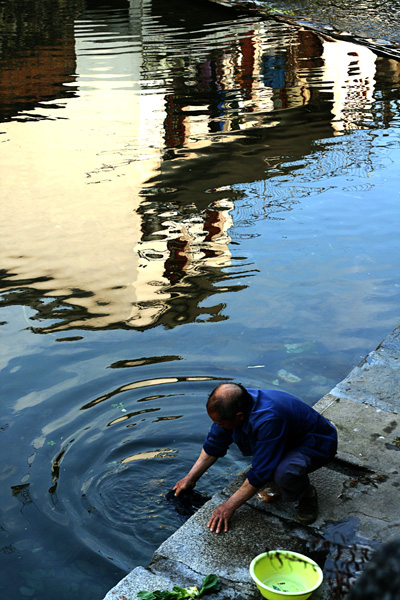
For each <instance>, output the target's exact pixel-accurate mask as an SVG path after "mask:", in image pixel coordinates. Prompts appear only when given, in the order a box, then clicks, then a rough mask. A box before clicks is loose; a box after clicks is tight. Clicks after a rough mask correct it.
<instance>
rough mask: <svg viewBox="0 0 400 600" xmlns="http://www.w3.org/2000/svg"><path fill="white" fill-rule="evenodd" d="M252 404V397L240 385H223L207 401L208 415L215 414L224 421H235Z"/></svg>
mask: <svg viewBox="0 0 400 600" xmlns="http://www.w3.org/2000/svg"><path fill="white" fill-rule="evenodd" d="M250 404H251V396H250V394H249V393H248V391H247V390H246V388H244V387H243V386H242V385H240V384H238V383H222V384H221V385H219V386H217V387H216V388H215V389H214V390H213V391H212V392H211V394H210V396H209V398H208V401H207V412H208V414H210V413H214V414H217V415H218V416H219V418H220V419H221V420H222V421H231V422H232V421H234V420H235V417H236V416H237V414H238V413H243V414H245V413H246V411H247V408H248V407H249V406H250Z"/></svg>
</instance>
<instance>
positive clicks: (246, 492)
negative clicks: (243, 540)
mask: <svg viewBox="0 0 400 600" xmlns="http://www.w3.org/2000/svg"><path fill="white" fill-rule="evenodd" d="M258 489H259V488H256V487H254V486H253V485H251V483H249V481H248V479H247V478H246V479H245V480H244V483H243V484H242V485H241V487H240V488H239V489H238V490H237V491H236V492H235V493H234V494H232V496H231V497H230V498H229V499H228V500H227V501H226V502H224V503H223V504H220V506H218V508H216V509H215V511H214V512H213V514H212V515H211V518H210V520H209V521H208V523H207V527H209V528H210V531H215V532H216V533H220V532H221V531H228V521H229V519H230V518H231V516H232V515H233V513H234V512H235V510H236V509H237V508H239V506H241V505H242V504H244V503H245V502H246V501H247V500H250V498H252V497H253V496H254V494H255V493H256V492H257V491H258Z"/></svg>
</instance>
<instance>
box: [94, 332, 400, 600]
mask: <svg viewBox="0 0 400 600" xmlns="http://www.w3.org/2000/svg"><path fill="white" fill-rule="evenodd" d="M399 360H400V326H398V327H397V328H396V329H395V330H394V331H393V332H392V333H391V334H390V335H389V336H388V337H387V338H385V340H384V341H383V342H382V343H381V344H380V345H379V346H378V347H377V348H376V350H374V351H373V352H371V353H370V354H368V355H367V356H366V357H365V359H364V360H363V361H362V362H361V363H360V364H359V365H358V366H357V367H355V368H354V369H353V370H352V371H351V372H350V373H349V375H348V376H347V377H346V378H345V379H343V381H341V382H340V383H339V384H338V385H337V386H335V387H334V388H333V389H332V390H331V391H330V393H328V394H326V395H325V396H324V397H323V398H322V399H321V400H320V401H319V402H318V403H317V404H316V405H315V408H316V409H317V410H318V411H319V412H321V413H323V414H324V415H325V416H326V417H327V418H328V419H330V420H331V421H332V422H333V423H334V424H335V426H336V428H337V430H338V434H339V450H338V453H337V457H336V458H335V460H334V461H333V462H332V463H331V464H329V465H328V466H327V467H326V468H323V469H320V470H319V471H317V472H316V473H314V474H312V476H311V479H312V482H313V483H314V485H315V486H316V488H317V490H318V496H319V507H320V512H319V516H318V519H317V521H316V522H315V523H313V524H312V525H311V526H302V525H300V524H299V523H298V522H297V521H296V518H295V510H294V507H293V506H292V505H289V504H284V503H282V502H281V501H280V499H279V498H278V499H277V500H276V501H273V502H269V503H267V504H265V503H263V502H262V501H261V500H260V499H259V498H258V497H257V496H256V497H254V498H252V499H251V500H250V501H248V502H247V503H246V504H245V505H243V506H242V507H240V508H239V509H238V510H237V511H236V513H235V515H234V516H233V518H232V521H231V526H230V530H229V531H228V532H227V533H225V534H220V535H217V534H215V533H211V532H210V531H209V530H208V528H207V521H208V519H209V517H210V515H211V514H212V512H213V511H214V510H215V508H216V507H217V506H218V505H219V504H221V503H222V502H224V501H225V500H226V498H227V497H228V496H230V495H231V494H232V493H233V492H234V491H235V490H236V489H237V488H238V487H239V486H240V485H241V483H242V482H243V479H244V477H245V474H244V473H240V474H239V475H238V476H237V477H236V478H235V480H234V481H233V482H232V483H231V484H230V485H228V486H227V487H226V488H225V489H223V490H222V491H219V492H217V493H216V494H215V495H214V496H213V497H212V498H211V500H209V501H208V502H207V503H206V504H205V505H204V506H203V507H202V508H201V509H199V510H198V512H197V513H195V514H194V515H193V516H192V517H191V518H190V519H189V520H188V521H187V522H186V523H185V524H184V525H182V527H180V528H179V529H178V530H177V531H176V532H175V533H174V534H173V535H171V536H170V537H169V538H168V539H167V540H166V541H165V542H164V543H163V544H161V546H160V547H159V548H158V549H157V550H156V552H155V553H154V555H153V558H152V560H151V562H150V564H149V566H148V567H147V568H145V567H137V568H135V569H134V570H133V571H132V572H131V573H129V574H128V575H127V576H126V577H125V578H124V579H123V580H122V581H121V582H119V583H118V584H117V585H116V586H115V587H114V588H113V589H112V590H110V591H109V592H108V594H107V595H106V597H105V600H113V599H118V600H135V599H136V597H137V593H138V592H139V591H140V590H156V589H172V587H173V586H174V585H178V586H180V587H185V586H189V585H197V586H199V585H200V584H201V581H202V579H203V577H204V576H205V575H207V574H209V573H215V574H216V575H217V576H218V578H219V581H220V582H221V583H222V589H221V591H220V592H219V593H218V594H214V595H213V598H215V600H222V598H227V597H229V598H232V599H237V600H239V599H242V598H246V599H252V598H254V599H257V598H258V599H259V598H261V596H260V593H259V592H258V590H257V588H256V586H255V584H254V583H253V582H252V580H251V578H250V575H249V564H250V562H251V560H252V559H253V558H254V556H256V555H257V554H259V553H261V552H264V551H265V550H266V549H276V548H280V549H289V550H293V551H297V552H301V553H304V554H307V555H309V556H311V557H313V558H314V559H315V560H316V561H317V562H318V563H319V564H321V566H322V567H323V568H324V570H325V580H324V583H323V585H322V586H321V588H320V589H319V590H318V591H317V592H315V593H314V595H313V598H316V599H317V598H318V599H321V600H322V599H324V600H327V599H328V598H329V597H330V596H331V593H332V590H333V589H334V587H335V585H344V586H346V585H347V584H348V583H349V581H351V577H352V575H353V574H354V572H356V571H357V570H359V566H357V565H356V563H357V561H358V562H359V563H361V564H363V563H365V562H366V561H367V560H368V559H369V558H370V556H371V553H372V552H373V550H374V548H376V547H377V546H379V545H380V544H381V543H382V542H384V541H388V540H390V539H392V538H395V537H398V536H400V520H399V516H398V493H399V487H400V474H399V464H398V463H399V452H400V418H399V411H400V374H399ZM265 487H270V486H269V485H268V484H267V485H266V486H265Z"/></svg>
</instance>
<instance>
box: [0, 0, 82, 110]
mask: <svg viewBox="0 0 400 600" xmlns="http://www.w3.org/2000/svg"><path fill="white" fill-rule="evenodd" d="M35 3H36V5H37V10H36V11H35V10H34V7H32V4H35ZM82 7H83V0H71V2H69V3H66V2H65V1H64V0H54V1H53V0H43V1H42V2H40V3H39V2H37V0H36V2H35V0H32V2H30V3H29V4H28V5H27V6H24V4H20V3H17V2H6V3H4V4H3V5H2V6H1V7H0V31H1V32H2V35H1V37H0V119H1V120H6V119H9V118H12V117H14V116H15V115H17V114H18V113H21V111H23V110H29V109H31V108H32V107H34V106H37V104H38V103H40V102H43V101H46V102H48V101H49V100H56V99H57V100H60V99H62V98H68V97H71V96H73V95H74V94H75V93H76V90H77V86H76V85H75V86H73V85H71V84H73V83H74V82H75V81H76V76H75V72H76V57H75V38H74V16H75V15H76V14H78V11H79V10H82ZM46 11H48V12H51V13H52V28H51V29H50V28H49V27H46V26H44V24H43V14H45V12H46ZM16 32H18V35H16ZM66 84H67V86H68V87H67V86H66ZM20 118H21V117H20Z"/></svg>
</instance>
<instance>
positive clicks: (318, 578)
mask: <svg viewBox="0 0 400 600" xmlns="http://www.w3.org/2000/svg"><path fill="white" fill-rule="evenodd" d="M250 575H251V577H252V579H253V581H254V582H255V584H256V585H257V587H258V589H259V590H260V592H261V594H262V595H263V596H264V598H268V600H282V599H283V598H286V599H288V600H289V599H290V598H293V599H295V600H306V598H308V597H309V596H310V595H311V594H312V592H314V591H315V590H316V589H318V588H319V586H320V585H321V583H322V580H323V574H322V571H321V569H320V568H319V566H318V565H317V563H316V562H314V561H313V560H311V558H308V557H307V556H304V555H303V554H299V553H298V552H289V551H288V550H273V551H271V552H264V554H259V555H258V556H256V557H255V558H254V559H253V560H252V561H251V564H250Z"/></svg>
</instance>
